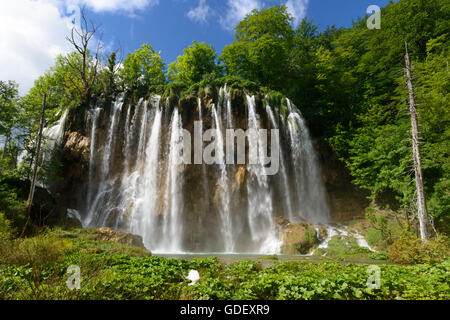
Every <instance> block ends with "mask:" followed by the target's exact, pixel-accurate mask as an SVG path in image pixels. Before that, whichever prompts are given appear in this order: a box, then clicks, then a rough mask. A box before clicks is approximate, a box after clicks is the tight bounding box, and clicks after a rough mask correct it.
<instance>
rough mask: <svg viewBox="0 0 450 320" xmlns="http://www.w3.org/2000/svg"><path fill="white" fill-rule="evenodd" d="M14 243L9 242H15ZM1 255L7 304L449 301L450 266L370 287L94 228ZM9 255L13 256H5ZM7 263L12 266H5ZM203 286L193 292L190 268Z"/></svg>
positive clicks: (351, 275) (359, 277)
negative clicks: (146, 245)
mask: <svg viewBox="0 0 450 320" xmlns="http://www.w3.org/2000/svg"><path fill="white" fill-rule="evenodd" d="M9 244H10V245H11V243H9ZM12 246H13V247H11V248H10V249H8V248H5V247H4V245H2V246H1V247H0V248H2V250H6V251H8V252H9V253H8V254H7V255H3V254H2V255H0V256H1V257H2V261H1V262H0V298H1V299H108V300H110V299H112V300H118V299H127V300H130V299H132V300H136V299H258V300H261V299H288V300H291V299H292V300H295V299H311V300H312V299H314V300H316V299H398V298H401V299H448V298H449V295H448V293H449V281H448V280H449V279H448V277H449V274H450V273H449V271H450V264H449V263H448V261H447V262H443V263H438V264H423V265H415V266H396V265H380V266H379V267H380V269H381V289H379V290H377V289H374V290H371V289H368V288H367V285H366V282H367V279H368V277H369V274H368V273H367V265H357V264H342V265H341V264H338V263H336V262H327V263H302V262H274V264H273V265H272V266H270V267H266V268H263V267H262V266H261V264H259V263H258V262H255V261H239V262H236V263H233V264H231V265H224V264H222V263H220V262H219V261H218V259H217V258H201V259H193V260H191V261H188V260H184V259H167V258H162V257H154V256H152V257H148V253H145V252H143V251H142V252H139V251H135V249H134V248H130V247H126V246H124V245H121V244H117V243H113V242H108V241H98V239H97V237H96V236H95V232H94V231H93V230H89V229H88V230H73V231H62V230H55V231H53V232H47V233H44V234H41V235H38V236H36V237H33V238H28V239H19V240H15V241H14V242H12ZM5 257H7V258H5ZM5 259H7V260H8V261H5ZM70 265H77V266H79V267H80V270H81V276H82V279H81V289H80V290H73V291H70V290H69V289H67V286H66V280H67V278H68V276H69V275H68V274H67V273H66V270H67V267H68V266H70ZM192 269H193V270H198V271H199V273H200V280H199V281H198V282H197V283H196V284H195V285H192V286H189V285H188V284H189V280H187V279H186V276H187V274H188V272H189V270H192Z"/></svg>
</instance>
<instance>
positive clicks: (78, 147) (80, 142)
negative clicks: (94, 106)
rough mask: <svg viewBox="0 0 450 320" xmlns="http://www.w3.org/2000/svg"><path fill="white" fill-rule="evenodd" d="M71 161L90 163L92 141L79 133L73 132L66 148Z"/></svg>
mask: <svg viewBox="0 0 450 320" xmlns="http://www.w3.org/2000/svg"><path fill="white" fill-rule="evenodd" d="M64 149H65V150H67V152H66V156H67V158H68V159H69V160H81V161H83V162H89V153H90V140H89V138H87V137H85V136H83V135H81V134H80V133H78V132H71V133H70V134H69V136H68V138H67V142H66V144H65V146H64Z"/></svg>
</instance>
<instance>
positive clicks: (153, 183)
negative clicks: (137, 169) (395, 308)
mask: <svg viewBox="0 0 450 320" xmlns="http://www.w3.org/2000/svg"><path fill="white" fill-rule="evenodd" d="M160 99H161V97H159V96H158V97H156V99H154V100H153V101H152V106H154V107H155V108H156V114H155V117H154V120H153V125H152V128H151V131H150V132H151V134H150V139H149V140H148V143H147V147H146V150H145V164H144V168H143V169H144V170H142V171H143V172H142V173H141V174H142V179H141V180H140V185H138V186H137V187H138V191H139V192H140V193H139V194H138V195H137V199H136V205H137V208H136V210H133V212H132V217H131V220H132V224H131V231H132V232H133V233H135V234H140V235H142V237H143V239H144V243H145V244H146V245H148V246H152V245H153V244H154V243H156V242H157V240H158V239H157V238H156V237H155V236H154V235H155V234H156V227H157V219H156V218H157V214H156V212H157V209H158V208H157V198H158V159H159V149H160V134H161V124H162V122H161V118H162V113H161V109H160V108H159V101H160ZM131 181H132V183H131V184H130V188H133V186H134V185H136V184H134V183H133V182H134V179H132V180H131Z"/></svg>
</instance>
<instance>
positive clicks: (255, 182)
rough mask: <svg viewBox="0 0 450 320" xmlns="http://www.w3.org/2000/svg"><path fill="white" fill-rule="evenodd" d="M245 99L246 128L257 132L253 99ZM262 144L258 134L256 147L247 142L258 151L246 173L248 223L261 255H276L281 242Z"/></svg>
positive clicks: (252, 148)
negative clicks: (248, 175) (253, 162)
mask: <svg viewBox="0 0 450 320" xmlns="http://www.w3.org/2000/svg"><path fill="white" fill-rule="evenodd" d="M246 97H247V104H248V127H249V129H256V130H259V129H260V128H261V127H260V124H259V120H258V119H257V117H256V111H255V97H254V96H252V97H250V96H249V95H246ZM262 144H263V142H262V138H261V134H260V133H259V132H258V145H254V141H253V139H250V140H249V149H250V150H258V164H255V165H251V164H250V165H249V166H248V171H249V173H250V176H251V179H250V181H249V183H248V184H247V192H248V222H249V226H250V232H251V236H252V239H253V240H254V241H255V242H257V243H260V247H259V250H258V251H260V252H262V253H277V252H279V250H280V246H281V242H280V240H279V239H278V236H277V234H276V229H275V221H274V217H273V214H272V195H271V192H270V188H269V184H268V178H267V175H265V172H264V171H265V167H264V165H263V163H264V162H263V161H262V152H261V150H260V146H261V145H262Z"/></svg>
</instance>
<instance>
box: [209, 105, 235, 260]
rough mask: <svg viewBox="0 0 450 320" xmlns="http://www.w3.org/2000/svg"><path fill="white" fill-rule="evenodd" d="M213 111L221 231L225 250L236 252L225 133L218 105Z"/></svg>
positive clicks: (213, 107)
mask: <svg viewBox="0 0 450 320" xmlns="http://www.w3.org/2000/svg"><path fill="white" fill-rule="evenodd" d="M212 112H213V115H214V126H215V129H216V137H217V139H216V141H215V142H216V150H218V151H219V154H218V155H217V156H218V158H219V159H220V164H219V166H220V178H219V182H218V184H219V188H220V189H219V197H220V204H221V207H220V209H219V211H220V218H221V222H222V223H221V233H222V237H223V239H224V243H225V252H234V241H233V226H232V221H231V216H230V190H229V185H230V184H229V183H228V176H227V166H226V164H225V145H224V137H225V136H224V134H223V133H222V129H221V127H222V123H221V121H220V120H219V116H218V114H217V110H216V107H215V106H214V105H213V106H212Z"/></svg>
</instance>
